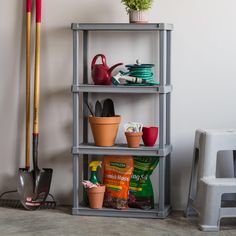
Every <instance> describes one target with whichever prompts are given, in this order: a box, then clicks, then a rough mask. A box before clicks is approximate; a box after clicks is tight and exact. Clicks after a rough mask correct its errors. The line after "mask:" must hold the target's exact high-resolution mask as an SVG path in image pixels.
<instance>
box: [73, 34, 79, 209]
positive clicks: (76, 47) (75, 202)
mask: <svg viewBox="0 0 236 236" xmlns="http://www.w3.org/2000/svg"><path fill="white" fill-rule="evenodd" d="M78 63H79V34H78V32H77V31H73V85H75V86H76V85H78V84H79V66H78ZM78 146H79V94H78V93H73V147H78ZM78 207H79V156H78V155H73V208H74V209H78Z"/></svg>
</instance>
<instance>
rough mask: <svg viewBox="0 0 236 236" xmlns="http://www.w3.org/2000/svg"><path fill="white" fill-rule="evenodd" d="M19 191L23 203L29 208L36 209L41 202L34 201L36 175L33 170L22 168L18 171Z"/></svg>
mask: <svg viewBox="0 0 236 236" xmlns="http://www.w3.org/2000/svg"><path fill="white" fill-rule="evenodd" d="M17 191H18V193H19V196H20V201H21V204H22V205H23V206H24V207H25V208H26V209H28V210H36V209H37V208H38V207H39V206H40V204H38V203H33V202H32V199H33V198H34V196H35V194H34V177H33V173H32V171H29V170H28V169H26V168H20V169H19V172H18V182H17Z"/></svg>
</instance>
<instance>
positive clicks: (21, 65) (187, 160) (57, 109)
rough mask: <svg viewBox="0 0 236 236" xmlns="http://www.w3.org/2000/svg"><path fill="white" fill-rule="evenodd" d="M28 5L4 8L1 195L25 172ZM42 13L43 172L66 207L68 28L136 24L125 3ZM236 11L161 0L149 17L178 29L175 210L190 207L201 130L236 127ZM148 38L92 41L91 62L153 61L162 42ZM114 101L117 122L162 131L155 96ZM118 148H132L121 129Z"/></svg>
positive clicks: (62, 3)
mask: <svg viewBox="0 0 236 236" xmlns="http://www.w3.org/2000/svg"><path fill="white" fill-rule="evenodd" d="M23 2H24V1H14V0H8V1H1V6H0V34H1V44H0V52H1V53H0V95H1V99H0V114H1V123H0V131H1V132H0V140H1V142H0V150H1V155H0V158H1V165H0V191H3V190H8V189H14V188H15V184H16V177H15V176H16V173H17V169H18V167H19V166H23V165H24V129H25V125H24V118H25V112H24V106H25V99H24V89H25V43H24V42H25V35H24V34H25V27H24V25H23V22H24V21H25V15H24V14H23V12H24V11H23ZM43 4H44V6H43V23H42V50H41V53H42V58H41V59H42V70H41V76H42V78H41V79H42V82H41V107H40V109H41V110H40V153H39V156H40V166H41V167H52V168H53V169H54V176H53V182H52V193H53V194H55V196H56V198H57V199H58V200H59V202H60V203H71V193H72V165H71V155H70V148H71V141H72V140H71V131H72V128H71V125H72V115H71V114H72V104H71V94H70V85H71V80H72V37H71V36H72V35H71V31H70V23H71V22H127V21H128V16H127V15H126V12H125V9H124V7H123V6H122V5H121V4H120V1H117V0H116V1H115V0H110V1H105V0H100V1H96V0H91V1H84V0H81V1H78V0H70V1H66V0H57V1H56V0H50V1H43ZM235 8H236V2H235V1H233V0H228V1H222V0H198V1H193V0H178V1H175V0H158V1H155V3H154V6H153V8H152V11H151V13H150V22H170V23H174V25H175V31H174V32H173V44H172V46H173V58H172V59H173V60H172V81H173V85H174V91H173V96H172V115H173V116H172V141H173V146H174V152H173V155H172V159H173V160H172V204H173V207H174V209H183V208H184V206H185V204H186V199H187V191H188V183H189V176H190V168H191V158H192V157H191V155H192V145H193V137H194V130H195V129H196V128H198V127H203V128H204V127H208V128H224V127H226V128H229V127H235V120H236V112H235V109H234V107H235V88H236V82H235V81H236V80H235V74H236V67H235V56H236V47H235V42H236V30H235V27H234V25H233V22H235V21H236V15H235V10H234V9H235ZM33 29H34V28H33ZM33 32H34V31H33ZM149 36H150V35H149ZM149 36H147V35H145V34H141V33H137V34H136V35H135V36H131V35H129V34H128V33H120V34H117V33H109V34H106V35H103V34H100V33H98V34H93V39H91V40H90V45H92V46H91V48H90V51H89V59H90V60H91V59H92V57H93V56H94V55H95V54H96V53H99V52H102V53H104V54H106V56H107V60H108V64H109V65H112V64H114V63H117V62H120V61H122V62H124V63H133V62H134V60H135V59H136V58H141V59H142V61H143V62H153V61H154V58H155V54H154V49H155V44H154V42H155V37H154V35H152V34H151V37H149ZM33 37H34V36H33ZM32 54H33V45H32ZM32 66H33V60H32ZM32 76H33V70H32ZM111 97H112V98H114V100H115V104H116V108H117V113H120V114H121V115H122V116H123V123H124V122H125V121H128V120H136V121H141V122H143V123H144V124H145V125H152V124H153V123H154V121H155V120H154V118H152V117H153V116H154V115H157V114H156V112H155V111H154V109H153V107H154V106H156V104H157V103H156V102H155V99H154V97H153V96H150V97H148V96H138V97H134V96H127V97H121V96H120V97H119V96H118V97H116V98H115V97H114V96H111ZM90 99H93V100H94V99H97V97H96V96H92V97H90ZM123 123H122V125H123ZM118 141H124V135H123V127H121V129H120V131H119V135H118Z"/></svg>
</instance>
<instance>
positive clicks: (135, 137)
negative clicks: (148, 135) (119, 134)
mask: <svg viewBox="0 0 236 236" xmlns="http://www.w3.org/2000/svg"><path fill="white" fill-rule="evenodd" d="M142 135H143V132H125V136H126V139H127V143H128V147H130V148H138V147H139V145H140V141H141V138H142Z"/></svg>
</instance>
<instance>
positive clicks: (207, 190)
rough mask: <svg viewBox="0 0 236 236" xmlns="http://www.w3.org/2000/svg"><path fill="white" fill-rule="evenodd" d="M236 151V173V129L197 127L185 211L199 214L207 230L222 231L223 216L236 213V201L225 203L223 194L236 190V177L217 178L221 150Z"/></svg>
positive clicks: (201, 224) (188, 213)
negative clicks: (225, 205)
mask: <svg viewBox="0 0 236 236" xmlns="http://www.w3.org/2000/svg"><path fill="white" fill-rule="evenodd" d="M226 150H228V151H230V150H232V151H233V154H234V155H233V156H234V177H235V175H236V151H235V150H236V130H200V129H199V130H197V131H196V133H195V141H194V154H193V163H192V173H191V181H190V188H189V196H188V204H187V208H186V211H185V215H186V216H189V215H192V214H193V210H195V211H196V212H197V214H198V216H199V227H200V229H201V230H203V231H218V230H219V226H220V219H221V218H224V217H236V205H234V206H233V205H232V206H229V207H223V206H222V195H223V194H226V193H236V178H216V164H217V153H218V151H226Z"/></svg>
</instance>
